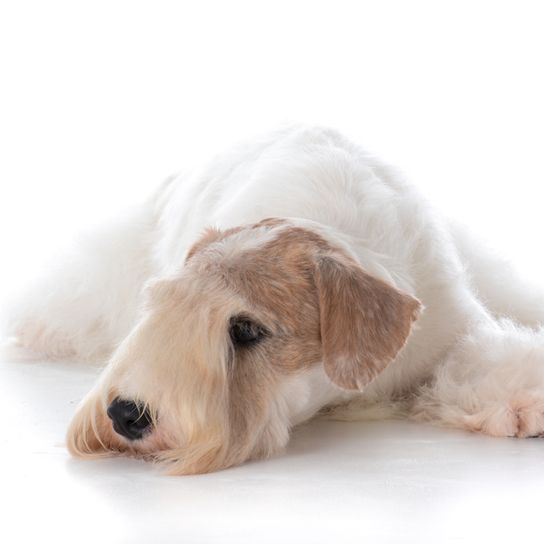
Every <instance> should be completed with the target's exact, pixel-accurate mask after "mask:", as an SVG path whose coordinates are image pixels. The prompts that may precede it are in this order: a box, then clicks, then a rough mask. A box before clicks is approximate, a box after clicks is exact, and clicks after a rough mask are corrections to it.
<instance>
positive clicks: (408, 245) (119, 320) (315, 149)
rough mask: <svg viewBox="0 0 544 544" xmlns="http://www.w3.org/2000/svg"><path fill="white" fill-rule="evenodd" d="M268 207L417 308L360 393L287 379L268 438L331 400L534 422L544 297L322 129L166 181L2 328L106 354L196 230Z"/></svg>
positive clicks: (258, 239) (459, 419)
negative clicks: (395, 353) (410, 325)
mask: <svg viewBox="0 0 544 544" xmlns="http://www.w3.org/2000/svg"><path fill="white" fill-rule="evenodd" d="M268 217H276V218H291V219H290V221H291V222H292V224H297V225H303V226H306V227H307V228H309V229H310V230H313V231H314V232H318V233H320V235H322V236H323V237H324V238H326V239H327V240H329V241H330V242H331V243H333V244H335V245H337V246H342V247H343V248H344V249H345V250H346V252H348V253H349V254H350V255H352V256H353V257H354V258H355V259H356V260H357V261H358V262H359V263H360V265H361V266H362V267H363V268H364V270H366V271H367V272H368V273H369V274H370V275H372V276H374V277H377V278H380V279H383V280H384V281H386V282H388V283H390V284H392V285H394V286H396V287H397V288H398V289H400V290H402V291H404V292H406V293H409V294H411V295H413V296H415V297H417V298H418V299H419V300H420V301H421V302H422V303H423V305H424V308H425V310H424V312H423V314H422V316H421V317H420V319H419V320H418V321H417V324H416V327H415V328H414V330H413V332H412V334H411V335H410V337H409V339H408V343H407V345H406V346H405V347H404V349H403V350H402V352H401V353H400V355H399V357H398V358H397V360H395V361H394V362H393V363H392V364H391V365H389V366H388V367H387V368H386V369H385V370H384V371H383V372H382V373H381V374H380V375H379V376H378V377H377V378H376V379H374V380H373V381H372V382H371V383H370V384H369V385H368V386H366V387H365V388H363V390H362V391H360V392H355V393H354V392H346V391H343V390H341V389H339V388H338V387H336V386H334V385H333V384H331V383H330V382H329V381H328V380H327V377H326V375H325V373H324V372H323V369H322V368H321V367H319V366H318V367H314V368H313V369H311V370H308V371H305V372H301V373H299V374H297V375H296V376H294V377H292V378H290V379H289V380H286V382H285V383H284V384H283V386H282V387H281V391H280V392H279V393H278V397H277V398H276V401H275V408H274V411H275V413H276V416H274V417H277V418H279V419H282V418H283V419H282V421H284V420H285V421H284V426H283V427H282V428H281V429H280V428H279V427H278V429H277V431H275V430H270V431H269V434H274V433H276V434H277V435H278V436H280V435H281V438H278V443H279V442H281V444H280V445H283V444H284V443H285V442H286V440H287V435H286V434H285V429H287V431H288V429H289V428H290V427H292V426H293V425H295V424H297V423H299V422H301V421H304V420H306V419H308V418H310V417H312V416H313V415H314V414H315V413H316V412H317V411H318V410H320V409H322V408H324V407H328V406H333V405H337V404H341V403H342V406H341V408H339V409H338V410H337V415H338V416H339V417H345V418H359V417H365V414H364V411H365V410H366V409H367V408H368V407H372V408H373V410H374V412H373V413H374V414H377V415H378V417H384V416H385V415H387V414H388V413H390V412H393V411H394V410H393V408H395V409H396V408H398V407H401V409H402V413H403V414H405V415H408V416H409V417H414V418H416V419H420V420H427V421H432V422H434V423H438V424H442V425H452V426H457V427H461V428H467V429H471V430H478V431H482V432H486V433H489V434H493V435H498V436H534V435H540V434H542V433H544V332H543V331H542V328H541V327H542V324H543V323H544V297H543V296H542V294H541V293H540V292H538V293H537V292H535V291H534V289H533V288H531V287H529V286H524V285H523V284H522V283H521V282H520V281H519V280H518V279H517V277H516V275H515V273H514V272H513V270H512V268H511V267H510V266H509V265H508V264H507V263H505V262H504V261H502V260H501V259H500V258H498V257H495V256H493V254H492V253H491V252H489V251H487V250H486V249H485V248H483V247H481V246H480V245H479V244H478V243H477V242H475V241H473V239H472V236H471V235H470V234H469V233H467V231H466V230H462V229H461V228H459V227H457V226H454V225H452V224H451V223H449V222H447V221H446V220H444V219H443V218H442V217H441V216H440V215H439V214H437V213H436V212H435V211H434V210H433V208H432V207H431V206H430V205H429V204H428V203H427V202H426V201H425V199H424V198H422V197H421V196H420V194H419V193H418V192H417V191H416V190H415V189H414V188H413V187H412V186H411V185H409V184H408V183H406V182H405V181H404V180H403V179H402V176H400V175H399V173H397V172H396V171H395V170H393V169H391V168H389V167H388V166H386V165H385V164H383V163H382V162H380V161H379V160H377V159H376V158H374V157H373V156H370V155H369V154H367V153H366V152H365V151H364V150H362V149H361V148H360V147H358V146H356V145H354V144H353V143H351V142H349V141H348V140H346V139H345V138H344V137H342V136H341V135H340V134H338V133H337V132H335V131H333V130H329V129H323V128H307V127H296V128H289V129H286V130H283V131H279V132H275V133H273V134H270V135H268V136H266V137H263V138H261V139H258V140H253V141H252V142H250V143H245V144H243V145H240V146H239V147H237V148H236V149H234V150H231V151H230V152H228V153H226V154H223V155H221V156H219V157H217V158H215V159H214V160H212V161H211V162H210V163H209V164H207V165H205V166H204V167H202V168H198V169H195V170H193V171H191V172H187V173H184V174H182V175H179V176H176V177H172V178H170V179H169V180H167V182H165V183H164V184H163V185H162V186H161V187H160V189H159V190H158V191H157V193H156V194H155V195H153V197H152V198H150V199H149V200H148V201H147V202H146V203H145V205H144V206H142V207H141V208H140V209H136V210H134V211H133V212H132V213H131V214H128V215H126V216H125V217H124V218H122V219H120V220H119V221H118V222H117V223H115V224H111V225H106V226H104V228H103V229H102V230H101V232H99V233H95V234H93V235H92V236H90V237H88V238H87V239H86V240H85V241H83V242H82V243H81V245H80V246H79V247H78V248H77V251H76V252H75V253H74V254H73V255H72V256H71V257H69V258H67V260H66V261H65V262H62V263H59V266H58V270H56V271H55V273H54V274H53V275H52V276H51V277H50V278H48V279H46V280H45V281H44V282H43V283H41V284H39V285H38V286H37V287H36V289H35V290H34V291H33V292H31V293H30V294H29V296H28V297H27V299H26V301H25V302H24V303H21V305H20V306H19V309H18V314H17V315H16V316H15V318H14V320H13V323H14V326H13V331H12V332H13V333H14V334H15V335H16V336H17V337H18V340H19V342H20V344H22V345H24V346H26V347H29V348H31V349H33V350H35V351H38V352H42V353H44V354H46V355H49V356H53V357H58V356H75V357H80V358H85V359H87V358H101V359H102V358H106V357H108V356H109V355H110V354H111V353H112V352H113V351H114V350H115V348H116V347H117V346H118V345H119V344H120V343H121V342H122V341H123V339H124V338H125V337H126V336H127V335H128V334H129V333H130V331H131V330H132V329H133V328H134V327H135V325H137V323H138V322H139V320H140V318H141V307H142V300H143V295H142V293H143V292H144V286H145V285H146V284H147V283H148V282H149V281H150V280H152V279H157V278H159V279H160V278H168V277H172V276H174V275H175V274H177V273H178V272H179V269H180V267H181V266H182V264H183V262H184V260H185V258H186V256H187V253H188V251H189V249H190V248H191V246H193V244H194V243H195V242H196V241H197V240H198V239H199V237H200V236H201V234H202V232H203V230H204V229H205V228H206V227H208V226H210V225H211V226H214V227H217V228H219V229H222V230H224V229H229V228H231V227H237V226H239V225H246V224H251V223H256V222H259V221H261V220H263V219H265V218H268ZM252 232H253V234H251V236H249V237H248V236H247V233H245V234H244V232H242V234H240V235H238V238H236V237H233V239H232V240H231V242H230V244H231V245H230V246H229V247H230V248H231V249H230V250H232V251H234V252H235V253H236V252H237V251H242V250H248V249H251V248H258V247H259V246H264V245H265V244H266V242H267V240H270V239H272V238H273V237H274V236H275V234H274V232H273V231H266V232H262V233H260V234H259V233H256V232H254V231H252ZM267 237H268V238H267ZM225 251H226V250H225ZM225 258H226V257H225ZM136 384H137V380H136V381H133V382H132V384H126V385H125V386H124V387H126V390H125V392H127V391H128V390H130V389H131V388H133V389H138V386H137V385H136ZM137 393H138V392H137V391H132V392H131V394H134V395H137ZM146 400H147V399H146ZM346 402H348V403H347V404H345V403H346ZM377 403H378V404H379V405H380V406H381V407H382V408H380V409H379V410H378V411H376V409H375V406H376V404H377ZM384 407H385V409H384ZM387 407H390V408H392V409H391V410H389V409H387Z"/></svg>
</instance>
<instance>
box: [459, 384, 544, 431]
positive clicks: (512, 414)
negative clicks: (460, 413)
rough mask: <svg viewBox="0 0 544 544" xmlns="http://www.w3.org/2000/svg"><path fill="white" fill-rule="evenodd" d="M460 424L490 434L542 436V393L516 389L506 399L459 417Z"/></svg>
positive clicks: (543, 424) (543, 414)
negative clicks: (505, 401) (516, 392)
mask: <svg viewBox="0 0 544 544" xmlns="http://www.w3.org/2000/svg"><path fill="white" fill-rule="evenodd" d="M463 424H464V426H465V427H466V428H467V429H469V430H471V431H476V432H481V433H484V434H489V435H491V436H503V437H518V438H529V437H535V436H544V395H540V396H537V395H535V394H531V393H520V394H519V395H516V396H515V397H513V398H512V399H511V400H510V401H509V402H507V403H504V404H503V403H500V404H499V403H497V404H493V405H489V406H487V407H486V408H485V409H483V410H482V411H480V412H477V413H474V414H468V415H466V416H465V417H464V418H463Z"/></svg>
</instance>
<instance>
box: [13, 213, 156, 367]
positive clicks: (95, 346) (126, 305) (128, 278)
mask: <svg viewBox="0 0 544 544" xmlns="http://www.w3.org/2000/svg"><path fill="white" fill-rule="evenodd" d="M154 227H155V220H154V209H153V206H152V205H150V204H148V205H146V206H143V207H141V208H139V209H137V210H136V211H134V212H132V213H131V214H130V215H127V216H126V217H124V218H123V219H121V220H119V221H116V222H115V223H113V224H110V225H107V226H105V227H104V228H101V229H100V231H98V232H95V233H93V234H92V235H90V236H87V237H85V238H83V239H80V240H79V241H78V243H77V245H76V246H75V247H74V248H73V250H72V253H71V254H70V255H68V256H67V257H66V258H65V259H61V260H60V261H59V262H58V263H55V265H54V266H53V270H51V271H50V272H49V275H48V276H46V277H45V278H44V279H43V280H41V281H39V282H38V283H37V285H35V286H34V288H33V289H31V291H30V292H29V293H28V294H27V295H26V296H24V297H23V298H22V300H19V301H16V304H15V308H14V311H13V312H12V313H13V315H12V316H11V319H10V322H11V326H10V329H9V330H8V334H11V335H12V336H13V337H14V338H15V341H16V342H17V344H18V345H19V346H22V347H23V348H26V349H29V350H31V351H32V352H36V353H38V354H41V355H42V356H46V357H51V358H61V357H77V358H85V359H97V358H102V357H104V356H107V354H108V353H109V352H110V351H111V350H112V349H113V348H114V346H115V345H116V343H118V342H119V341H120V340H121V339H122V338H123V337H124V336H125V335H126V334H127V332H128V331H129V330H130V328H131V326H132V325H133V323H134V320H135V318H136V313H137V309H138V304H139V295H140V291H141V289H142V286H143V284H144V282H145V281H146V279H147V278H148V277H149V275H150V273H151V269H152V263H151V249H152V238H153V235H154Z"/></svg>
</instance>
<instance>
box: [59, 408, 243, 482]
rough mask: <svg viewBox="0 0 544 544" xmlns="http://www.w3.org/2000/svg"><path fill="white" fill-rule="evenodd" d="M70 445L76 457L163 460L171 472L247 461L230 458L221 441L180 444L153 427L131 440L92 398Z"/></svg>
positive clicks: (78, 415) (74, 424) (198, 470)
mask: <svg viewBox="0 0 544 544" xmlns="http://www.w3.org/2000/svg"><path fill="white" fill-rule="evenodd" d="M66 444H67V447H68V450H69V451H70V453H71V454H72V455H73V456H74V457H78V458H82V459H97V458H103V457H112V456H127V457H134V458H139V459H143V460H144V461H151V462H155V463H159V464H160V465H161V467H162V468H163V469H164V470H165V472H166V473H167V474H171V475H188V474H203V473H207V472H212V471H217V470H221V469H224V468H228V467H229V466H232V465H234V464H239V463H240V462H243V460H237V462H235V461H228V460H227V458H228V456H227V455H225V452H224V447H223V446H222V445H221V444H220V443H218V442H214V441H202V442H198V443H194V444H187V445H184V446H176V445H175V442H174V441H173V440H172V438H171V437H167V436H165V435H164V433H162V432H161V431H160V430H153V431H151V432H150V433H149V434H147V435H146V436H144V437H143V438H141V439H139V440H127V439H125V438H123V437H122V436H119V435H118V434H117V433H116V432H115V431H114V430H113V428H112V424H111V421H110V420H109V418H108V417H107V415H106V411H105V409H104V407H103V406H102V403H101V402H100V400H93V401H91V400H90V399H89V400H88V401H87V402H85V403H84V404H82V405H81V406H80V408H79V409H78V411H77V412H76V414H75V415H74V418H73V419H72V421H71V423H70V426H69V428H68V433H67V436H66Z"/></svg>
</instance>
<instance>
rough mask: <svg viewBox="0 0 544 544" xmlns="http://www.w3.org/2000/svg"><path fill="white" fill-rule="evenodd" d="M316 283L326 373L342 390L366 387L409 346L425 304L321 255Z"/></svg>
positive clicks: (350, 264)
mask: <svg viewBox="0 0 544 544" xmlns="http://www.w3.org/2000/svg"><path fill="white" fill-rule="evenodd" d="M315 281H316V286H317V291H318V296H319V307H320V319H321V342H322V347H323V364H324V365H325V372H326V373H327V376H328V377H329V378H330V380H331V381H332V382H333V383H334V384H336V385H337V386H339V387H341V388H343V389H352V390H353V389H362V388H363V387H364V386H365V385H367V384H369V383H370V382H371V381H372V380H373V379H374V378H375V377H376V376H377V375H378V374H379V373H380V372H381V371H382V370H383V369H384V368H385V367H386V366H387V365H388V364H389V363H390V362H391V361H392V360H393V359H394V358H395V357H396V355H397V353H398V352H399V351H400V349H401V348H402V347H403V346H404V344H405V343H406V340H407V338H408V335H409V334H410V330H411V327H412V323H413V322H414V321H415V320H416V319H417V318H418V317H419V313H420V311H421V303H420V302H419V301H418V300H417V299H415V298H414V297H412V296H410V295H408V294H406V293H403V292H402V291H399V290H398V289H396V288H395V287H392V286H391V285H389V284H387V283H385V282H384V281H382V280H379V279H377V278H374V277H373V276H371V275H369V274H368V273H367V272H365V271H364V270H363V268H362V267H361V266H360V265H358V264H357V263H355V262H353V261H348V260H347V259H346V260H343V259H342V260H341V259H336V258H333V257H320V258H319V259H318V262H317V265H316V273H315Z"/></svg>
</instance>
